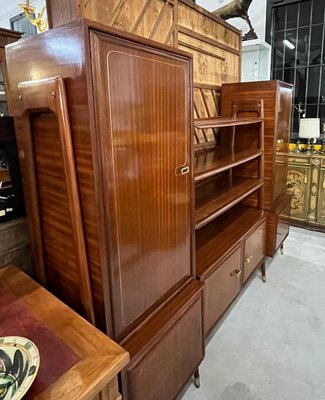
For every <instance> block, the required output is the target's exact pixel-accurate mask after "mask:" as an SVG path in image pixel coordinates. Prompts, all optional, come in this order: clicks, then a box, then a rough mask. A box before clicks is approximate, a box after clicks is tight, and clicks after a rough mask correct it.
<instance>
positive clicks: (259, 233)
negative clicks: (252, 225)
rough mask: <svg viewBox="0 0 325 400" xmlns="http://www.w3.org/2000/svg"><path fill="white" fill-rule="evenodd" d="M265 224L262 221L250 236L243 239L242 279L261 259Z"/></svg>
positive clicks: (247, 275)
mask: <svg viewBox="0 0 325 400" xmlns="http://www.w3.org/2000/svg"><path fill="white" fill-rule="evenodd" d="M265 226H266V223H265V222H263V223H262V224H261V225H260V226H259V227H258V228H257V229H256V230H255V231H254V232H253V233H252V234H251V235H250V236H248V237H247V238H246V239H245V247H244V281H246V279H247V278H248V277H249V275H250V274H251V273H252V272H253V270H254V269H255V268H256V266H257V265H258V264H259V263H260V262H261V261H262V259H263V257H264V254H265V251H264V243H265Z"/></svg>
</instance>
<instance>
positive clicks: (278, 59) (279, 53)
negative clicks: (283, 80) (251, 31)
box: [273, 32, 284, 68]
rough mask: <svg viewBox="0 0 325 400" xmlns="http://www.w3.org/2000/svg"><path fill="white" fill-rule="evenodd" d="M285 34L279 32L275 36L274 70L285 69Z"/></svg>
mask: <svg viewBox="0 0 325 400" xmlns="http://www.w3.org/2000/svg"><path fill="white" fill-rule="evenodd" d="M283 39H284V32H277V33H275V34H274V42H273V66H274V68H282V67H283V53H284V44H283Z"/></svg>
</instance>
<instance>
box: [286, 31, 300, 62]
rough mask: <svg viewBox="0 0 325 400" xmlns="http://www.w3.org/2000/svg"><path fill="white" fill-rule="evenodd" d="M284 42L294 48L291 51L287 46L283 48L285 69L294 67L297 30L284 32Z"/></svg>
mask: <svg viewBox="0 0 325 400" xmlns="http://www.w3.org/2000/svg"><path fill="white" fill-rule="evenodd" d="M285 38H286V40H288V41H289V43H291V44H292V45H293V46H294V48H293V49H291V48H290V47H288V46H286V45H285V46H284V54H285V56H284V66H285V67H294V66H295V60H296V46H297V30H296V29H291V30H289V31H287V32H286V36H285Z"/></svg>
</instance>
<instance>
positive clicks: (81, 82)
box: [6, 21, 105, 330]
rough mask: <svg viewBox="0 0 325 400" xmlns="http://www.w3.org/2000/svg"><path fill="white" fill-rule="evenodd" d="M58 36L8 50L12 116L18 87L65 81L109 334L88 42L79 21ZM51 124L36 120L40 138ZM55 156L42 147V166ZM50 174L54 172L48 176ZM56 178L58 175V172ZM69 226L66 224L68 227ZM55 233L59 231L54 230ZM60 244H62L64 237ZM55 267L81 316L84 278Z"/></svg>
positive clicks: (95, 282) (59, 204)
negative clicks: (80, 289) (91, 124)
mask: <svg viewBox="0 0 325 400" xmlns="http://www.w3.org/2000/svg"><path fill="white" fill-rule="evenodd" d="M53 32H54V30H49V31H47V32H45V33H43V34H42V35H38V36H36V37H33V38H31V39H26V40H24V43H23V44H22V42H18V43H17V44H15V45H13V46H10V47H7V48H6V53H7V61H8V65H9V83H10V89H11V93H12V106H13V113H14V115H15V114H19V112H20V104H19V101H18V88H17V85H18V83H19V82H24V81H32V80H35V79H44V78H48V77H51V76H62V77H63V78H64V80H65V87H66V92H67V101H68V108H69V119H70V125H71V134H72V140H73V145H74V157H75V162H76V169H77V179H78V184H79V194H80V200H81V208H82V214H83V224H84V226H83V228H84V232H85V238H86V245H87V255H88V263H89V266H90V277H91V286H92V289H93V292H94V294H95V296H94V308H95V314H96V323H97V326H99V327H100V328H101V329H103V330H105V312H104V301H103V289H102V285H103V283H102V276H101V267H100V266H101V258H100V252H99V239H98V237H99V236H98V235H99V234H98V207H97V203H96V194H95V183H94V171H93V155H92V144H91V138H90V128H89V108H88V107H89V106H88V97H87V81H86V78H85V66H84V63H85V51H84V47H83V40H82V38H81V37H80V34H81V29H80V23H79V22H78V21H76V22H75V23H73V24H71V25H69V26H67V27H60V28H57V29H56V30H55V34H53ZM63 43H64V45H63ZM47 118H50V121H49V126H47V123H46V122H45V116H43V117H42V118H41V117H38V119H37V120H35V124H37V125H35V127H38V128H39V130H40V133H41V130H42V131H43V130H44V133H49V132H50V131H52V133H53V134H54V133H55V129H56V128H55V125H54V123H55V122H54V121H53V119H51V116H47ZM40 124H41V125H40ZM15 127H16V136H17V144H18V148H19V155H20V163H21V171H22V178H23V186H24V194H25V199H26V206H27V210H29V209H30V208H31V204H32V202H33V199H32V198H31V197H30V195H29V194H30V182H29V181H28V174H27V171H28V170H29V169H30V167H31V166H30V160H29V159H28V157H25V156H26V140H25V136H26V135H25V129H24V125H22V121H21V118H18V117H16V118H15ZM51 140H52V139H51ZM36 144H37V143H36ZM36 144H35V145H36ZM50 150H51V149H50V148H47V147H43V146H41V147H39V151H40V152H39V157H40V160H42V157H44V161H46V156H45V155H46V154H47V152H48V151H50ZM42 152H44V156H42ZM56 163H57V164H58V168H60V162H59V160H56ZM55 165H56V164H55ZM49 173H52V172H51V171H49ZM53 174H55V168H54V167H53ZM45 181H46V179H45ZM45 183H46V185H48V184H49V182H47V181H46V182H45ZM62 185H63V184H62ZM51 192H53V194H54V195H55V196H56V197H55V199H56V202H55V207H56V208H57V210H60V209H62V210H65V209H66V203H65V201H66V200H65V198H64V196H63V197H62V191H61V189H60V187H54V186H53V188H51ZM58 212H59V211H58ZM62 215H63V214H62ZM27 216H28V217H29V220H28V223H29V229H30V232H31V244H32V249H33V253H34V255H35V254H36V252H37V246H39V244H38V243H36V242H35V240H34V239H33V238H34V235H33V229H34V221H32V220H31V218H30V214H29V213H28V215H27ZM60 222H63V218H62V217H61V215H58V216H57V218H56V219H55V220H54V221H53V222H52V224H53V225H55V229H57V232H58V233H59V232H60V229H61V227H60V226H58V225H60ZM64 222H65V223H66V221H64ZM52 229H54V226H53V227H52ZM64 229H67V228H64ZM53 235H54V233H53ZM54 236H55V235H54ZM57 238H59V234H58V237H57ZM55 240H56V237H54V239H53V243H49V246H55V247H59V246H57V245H56V244H55V243H54V242H55ZM68 242H69V241H68ZM63 248H64V247H63ZM61 253H62V251H61ZM61 253H60V254H61ZM51 254H53V257H54V256H55V254H54V252H52V253H51ZM69 257H70V255H69V254H68V255H67V258H68V259H69ZM56 261H57V257H56V258H55V260H54V259H53V261H51V263H50V267H49V268H48V273H49V274H50V276H51V277H52V278H53V279H54V278H55V277H56V275H58V276H60V277H61V278H60V281H59V280H58V283H57V284H56V285H55V288H54V287H52V289H53V292H54V293H55V294H56V295H57V296H58V297H59V298H64V299H65V301H66V302H67V303H68V305H70V306H72V307H73V308H74V309H77V310H80V309H81V304H80V301H79V300H80V296H79V295H76V291H77V289H78V287H77V286H78V282H79V277H77V276H76V272H75V271H76V270H75V269H71V268H70V269H69V268H66V269H64V268H63V264H62V266H60V263H57V262H56ZM65 278H66V279H67V280H68V281H70V282H71V290H70V287H67V288H66V285H65V284H64V283H63V280H64V279H65ZM77 278H78V279H77ZM62 285H63V286H62ZM63 289H64V290H63ZM66 289H67V290H66ZM65 290H66V291H65Z"/></svg>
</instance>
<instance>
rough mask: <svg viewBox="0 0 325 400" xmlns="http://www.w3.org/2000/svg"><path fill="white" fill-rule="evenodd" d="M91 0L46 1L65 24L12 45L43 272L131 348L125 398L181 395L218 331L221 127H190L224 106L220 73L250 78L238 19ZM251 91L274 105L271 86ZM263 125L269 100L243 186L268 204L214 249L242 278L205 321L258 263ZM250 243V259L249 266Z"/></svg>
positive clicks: (189, 6)
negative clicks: (212, 179)
mask: <svg viewBox="0 0 325 400" xmlns="http://www.w3.org/2000/svg"><path fill="white" fill-rule="evenodd" d="M95 3H96V2H93V3H91V2H80V7H79V6H78V7H77V8H74V6H76V5H78V4H79V2H77V1H74V0H70V1H69V4H70V6H71V7H70V8H69V12H67V14H66V15H65V14H64V13H62V12H58V10H59V11H60V9H59V8H58V7H56V6H55V5H58V4H59V3H58V2H57V1H56V0H53V1H51V0H49V1H48V4H49V5H50V7H48V9H49V15H50V17H51V16H52V18H53V21H54V20H55V18H56V21H59V23H58V24H54V26H55V28H53V29H51V30H49V31H47V32H45V33H42V34H41V35H38V36H37V37H34V38H31V39H26V40H22V41H20V42H19V43H17V44H16V45H11V46H9V47H8V48H7V50H6V55H7V63H8V67H9V85H10V92H11V108H12V110H13V115H14V118H15V126H16V132H17V143H18V148H19V156H20V163H21V170H22V178H23V185H24V193H25V201H26V207H27V216H28V221H29V227H30V235H31V244H32V250H33V255H34V261H35V267H36V276H37V277H38V279H39V281H40V282H41V283H42V284H43V285H45V286H46V287H47V288H48V289H49V290H51V291H52V292H53V293H54V294H56V295H57V296H58V297H60V298H61V299H62V300H64V301H65V302H66V303H67V304H68V305H70V306H71V307H73V308H74V309H75V310H77V311H78V312H79V313H81V314H82V315H83V316H85V317H86V318H87V319H88V320H89V321H90V322H91V323H93V324H95V325H96V326H97V327H98V328H100V329H101V330H103V331H105V332H106V333H107V334H108V335H110V336H111V337H112V338H113V339H114V340H116V341H117V342H118V343H119V344H121V345H122V346H123V347H124V348H125V349H126V350H127V351H129V353H130V356H131V361H130V364H129V365H128V366H127V367H126V369H125V370H124V371H123V373H122V374H121V390H122V394H123V398H124V399H127V400H172V399H176V398H177V396H179V394H180V393H181V392H182V389H183V388H184V386H185V385H186V383H187V382H188V381H189V379H190V378H191V376H192V375H193V374H194V377H195V383H196V385H197V386H198V385H199V374H198V367H199V365H200V363H201V361H202V359H203V357H204V352H205V335H206V334H207V330H206V329H205V323H206V321H205V319H204V314H205V311H204V294H203V292H204V290H205V289H204V283H203V282H202V281H204V279H205V277H204V278H201V277H200V276H198V273H197V271H196V262H197V253H196V247H195V237H196V234H195V223H196V222H195V176H194V175H195V172H194V147H195V148H200V147H201V146H203V145H205V144H206V143H207V142H209V141H210V140H211V142H213V141H214V142H216V140H215V139H216V138H217V139H218V132H217V131H216V129H215V128H214V127H207V128H204V129H200V128H199V129H198V128H197V127H196V128H195V129H194V125H193V117H194V118H195V119H196V120H198V119H202V118H203V119H204V118H214V117H218V116H219V115H220V114H221V107H220V97H221V91H222V90H223V89H221V85H222V84H223V83H226V82H228V83H231V82H238V80H239V79H240V78H239V77H240V53H241V42H240V32H239V31H237V30H236V29H235V28H233V27H231V26H230V25H228V24H227V23H225V22H223V21H221V20H218V18H216V17H214V16H212V15H211V14H209V13H208V12H207V11H204V10H203V9H201V8H200V7H198V6H196V5H195V4H194V3H193V2H191V1H188V0H178V1H177V0H175V1H174V0H157V1H155V2H145V1H144V0H141V1H136V2H134V7H135V8H134V10H133V11H134V12H133V13H130V12H129V11H130V2H127V1H126V2H122V3H123V4H122V3H121V4H122V5H120V6H119V5H118V4H119V2H118V1H115V0H114V1H112V2H111V6H112V7H113V8H112V9H113V11H114V12H113V13H112V15H111V19H110V20H109V21H108V23H107V24H102V23H101V22H105V21H103V20H102V18H103V15H104V13H105V12H107V10H106V8H105V7H106V6H105V4H104V2H102V1H101V0H98V2H97V3H96V4H98V7H97V8H96V7H94V8H92V5H93V4H95ZM51 4H52V6H53V7H51ZM140 5H141V6H140ZM131 6H132V5H131ZM103 7H104V8H103ZM76 10H77V11H76ZM87 10H88V11H87ZM100 10H102V12H99V11H100ZM70 11H71V13H70ZM86 11H87V12H86ZM135 11H137V12H138V14H137V13H136V12H135ZM193 13H194V14H193ZM193 15H195V18H194V17H193V20H192V19H191V16H193ZM80 16H81V17H84V16H91V17H92V19H94V20H97V22H94V21H91V20H88V19H84V18H78V19H76V18H77V17H80ZM127 16H129V17H130V18H127ZM131 17H132V18H131ZM112 21H114V23H112ZM166 21H167V22H168V23H170V24H171V25H170V26H169V28H168V29H167V31H166V30H165V31H160V30H159V29H158V26H160V25H163V24H164V23H165V24H166V23H167V22H166ZM193 21H195V23H196V24H197V25H195V26H194V25H193ZM61 24H62V25H61ZM108 25H115V27H117V28H121V29H123V30H120V29H115V28H114V27H109V26H108ZM52 26H53V24H52ZM148 26H150V29H149V30H146V28H147V27H148ZM126 31H129V32H126ZM130 32H131V33H130ZM159 32H167V36H166V35H165V36H164V37H160V36H159ZM134 33H136V35H135V34H134ZM140 36H141V37H140ZM142 36H147V37H149V38H151V39H154V41H153V40H148V39H146V38H143V37H142ZM171 46H173V47H174V48H173V47H171ZM184 50H185V51H184ZM190 53H192V55H191V54H190ZM224 93H226V92H225V91H224ZM224 95H225V96H226V94H224ZM232 100H235V97H234V96H233V99H232ZM251 101H253V103H254V104H256V105H259V107H261V106H262V104H263V99H262V96H260V97H258V99H256V98H255V97H254V98H252V99H249V101H248V103H249V104H251ZM260 110H261V108H260ZM224 114H225V112H224ZM240 123H241V122H239V124H240ZM263 123H264V117H263V112H259V116H258V118H257V120H256V121H255V122H254V124H256V127H258V129H257V130H255V129H254V135H255V142H254V146H253V147H254V149H253V150H252V151H253V152H254V153H256V154H255V155H254V157H255V158H256V160H257V161H256V160H255V161H256V162H255V161H254V167H253V175H254V176H253V179H256V180H258V182H255V183H254V185H253V186H252V188H251V190H252V191H254V193H252V192H250V193H248V192H247V193H248V194H247V196H248V195H250V194H252V195H254V196H255V195H256V196H258V200H256V199H255V198H252V199H248V200H250V201H251V202H252V203H254V204H255V203H256V204H257V203H258V207H257V208H256V206H255V208H256V210H253V213H252V214H251V215H254V218H255V219H254V220H253V222H251V221H250V222H249V223H248V225H249V224H251V225H250V226H248V225H247V226H246V228H245V231H243V232H241V234H240V235H239V236H240V237H239V236H238V238H237V239H238V240H237V239H236V243H235V242H234V243H231V246H230V245H229V243H228V245H227V246H228V247H227V249H226V250H227V257H228V258H227V259H226V260H225V257H224V256H225V254H224V255H222V254H221V253H222V252H223V250H224V249H221V250H220V249H219V250H218V252H219V253H220V257H219V258H218V263H220V261H221V260H222V263H223V264H225V262H224V261H226V269H227V270H226V275H227V282H229V276H231V279H232V282H235V283H232V286H233V288H232V289H233V290H232V293H231V295H230V296H229V293H226V301H225V302H224V306H223V307H222V309H221V308H220V307H219V306H218V305H217V306H216V308H217V311H218V312H217V314H216V313H215V311H214V309H213V308H212V311H211V317H209V318H210V324H211V326H209V327H208V330H209V332H210V329H212V327H213V326H214V325H215V323H216V322H217V320H218V318H219V317H220V315H221V314H222V313H223V312H224V311H225V309H226V308H227V307H228V306H229V304H230V303H231V302H232V301H233V299H234V298H235V297H236V296H237V294H238V293H239V291H240V288H241V285H242V282H243V281H246V280H247V279H248V277H249V276H250V275H251V274H252V272H253V271H254V270H255V269H256V268H257V267H258V266H260V265H262V266H263V261H264V258H265V257H264V256H265V229H266V228H265V226H266V225H265V218H266V216H265V215H264V211H263V199H264V197H263V185H264V182H263V179H262V178H263V176H264V173H263V163H262V161H263V157H264V152H263V150H264V149H263V141H264V139H263V130H262V129H260V127H261V126H262V124H263ZM245 124H246V125H247V124H248V125H250V122H247V121H246V122H245ZM231 126H234V124H233V125H231ZM257 143H259V144H257ZM246 161H247V160H246ZM257 165H258V166H257ZM232 167H234V163H233V164H231V166H230V167H229V168H230V169H232ZM239 168H240V167H239V164H238V169H239ZM248 170H249V174H252V168H250V167H249V166H248ZM218 171H219V170H218V168H217V172H218ZM256 171H258V173H259V177H258V178H257V177H255V173H256ZM219 172H220V171H219ZM240 196H242V198H244V197H245V196H246V194H245V195H242V194H240ZM247 196H246V197H247ZM256 196H255V197H256ZM239 206H241V205H239ZM243 206H244V207H246V204H244V205H243ZM248 206H249V204H248ZM224 210H226V208H225V209H224ZM236 210H237V211H236V212H237V213H238V215H239V214H240V212H241V211H240V210H239V209H238V208H236ZM238 210H239V211H238ZM230 214H231V210H230V211H229V212H228V214H226V216H225V217H223V220H224V225H226V223H227V218H228V217H229V215H230ZM227 215H228V217H227ZM234 216H235V214H233V215H232V216H230V217H231V218H230V219H232V220H233V219H234ZM242 218H244V216H242ZM230 219H229V220H230ZM229 226H230V227H231V224H229ZM230 227H229V228H228V229H227V232H228V233H230V236H231V232H230ZM243 229H244V228H243ZM255 233H256V235H257V236H255ZM256 238H257V239H256ZM225 240H226V239H225ZM248 247H252V249H253V251H254V262H253V263H251V261H248V262H246V263H247V264H249V265H248V266H247V267H246V271H247V272H246V275H245V277H244V278H242V275H244V274H242V275H241V272H242V270H244V269H243V268H244V267H242V266H241V265H242V264H243V262H244V248H245V249H246V248H248ZM233 254H235V255H236V257H232V255H233ZM255 254H256V255H255ZM251 257H252V256H249V257H248V259H249V260H250V258H251ZM252 259H253V257H252ZM228 260H230V261H229V262H228ZM238 263H239V264H240V266H239V267H238ZM234 268H235V270H234ZM237 268H239V269H237ZM228 269H229V271H228ZM213 271H214V272H217V275H218V274H219V272H220V271H221V269H219V264H218V265H217V264H215V265H214V266H213ZM234 271H235V274H234ZM210 272H211V271H210ZM264 272H265V271H264ZM200 280H201V281H200ZM212 314H213V315H212Z"/></svg>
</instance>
